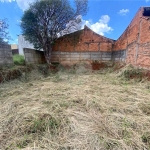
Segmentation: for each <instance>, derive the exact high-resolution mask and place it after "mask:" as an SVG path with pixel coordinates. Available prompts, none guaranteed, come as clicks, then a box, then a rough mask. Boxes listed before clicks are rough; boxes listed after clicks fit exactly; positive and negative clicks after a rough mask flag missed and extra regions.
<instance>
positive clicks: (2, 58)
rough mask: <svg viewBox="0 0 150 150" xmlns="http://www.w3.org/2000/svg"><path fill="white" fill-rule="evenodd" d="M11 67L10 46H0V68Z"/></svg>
mask: <svg viewBox="0 0 150 150" xmlns="http://www.w3.org/2000/svg"><path fill="white" fill-rule="evenodd" d="M2 65H13V58H12V51H11V46H10V45H8V44H0V66H2Z"/></svg>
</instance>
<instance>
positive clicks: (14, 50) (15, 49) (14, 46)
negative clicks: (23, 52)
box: [11, 44, 19, 55]
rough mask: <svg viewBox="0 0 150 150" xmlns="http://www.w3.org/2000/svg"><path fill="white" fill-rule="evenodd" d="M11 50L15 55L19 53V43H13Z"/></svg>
mask: <svg viewBox="0 0 150 150" xmlns="http://www.w3.org/2000/svg"><path fill="white" fill-rule="evenodd" d="M11 50H12V54H13V55H16V54H19V50H18V45H17V44H11Z"/></svg>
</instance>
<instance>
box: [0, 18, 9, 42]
mask: <svg viewBox="0 0 150 150" xmlns="http://www.w3.org/2000/svg"><path fill="white" fill-rule="evenodd" d="M8 34H9V33H8V24H7V19H0V44H2V43H3V44H4V43H7V41H8V40H9V39H10V37H9V35H8Z"/></svg>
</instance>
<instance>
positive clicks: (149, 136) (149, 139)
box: [141, 132, 150, 148]
mask: <svg viewBox="0 0 150 150" xmlns="http://www.w3.org/2000/svg"><path fill="white" fill-rule="evenodd" d="M141 138H142V141H143V142H144V143H146V144H147V145H148V146H149V148H150V132H146V133H144V134H143V135H142V137H141Z"/></svg>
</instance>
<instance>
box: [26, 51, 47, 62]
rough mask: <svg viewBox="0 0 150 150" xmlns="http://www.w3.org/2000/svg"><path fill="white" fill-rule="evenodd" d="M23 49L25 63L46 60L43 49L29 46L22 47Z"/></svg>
mask: <svg viewBox="0 0 150 150" xmlns="http://www.w3.org/2000/svg"><path fill="white" fill-rule="evenodd" d="M23 51H24V56H25V61H26V63H35V64H42V63H45V62H46V60H45V57H44V52H43V51H37V50H34V49H29V48H24V49H23Z"/></svg>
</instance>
